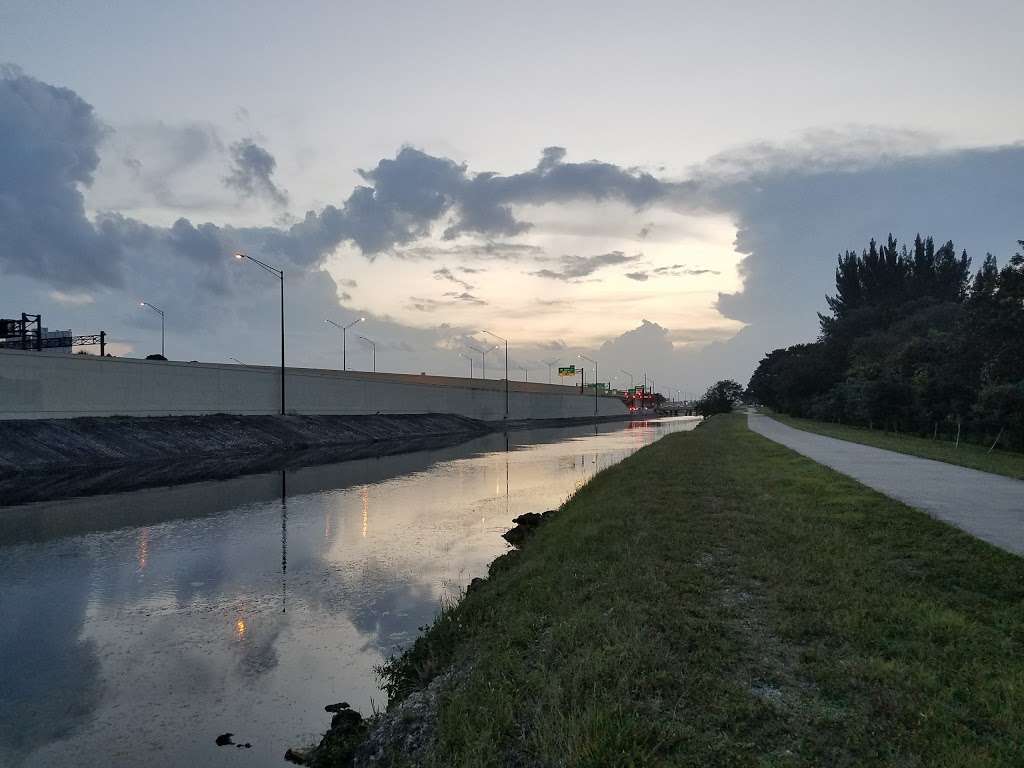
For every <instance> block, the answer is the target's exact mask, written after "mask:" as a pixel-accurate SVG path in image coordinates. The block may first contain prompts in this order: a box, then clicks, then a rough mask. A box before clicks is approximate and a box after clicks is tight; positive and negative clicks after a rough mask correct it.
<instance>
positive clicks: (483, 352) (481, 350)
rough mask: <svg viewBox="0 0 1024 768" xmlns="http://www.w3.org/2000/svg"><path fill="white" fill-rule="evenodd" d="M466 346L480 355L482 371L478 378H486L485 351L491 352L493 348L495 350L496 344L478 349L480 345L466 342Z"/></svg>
mask: <svg viewBox="0 0 1024 768" xmlns="http://www.w3.org/2000/svg"><path fill="white" fill-rule="evenodd" d="M466 347H468V348H469V349H472V350H473V351H474V352H476V353H477V354H479V355H480V360H481V362H482V363H483V373H482V375H481V377H480V378H482V379H486V378H487V353H488V352H493V351H494V350H496V349H497V348H498V345H497V344H495V345H494V346H493V347H488V348H487V349H480V347H473V346H470V345H469V344H467V345H466Z"/></svg>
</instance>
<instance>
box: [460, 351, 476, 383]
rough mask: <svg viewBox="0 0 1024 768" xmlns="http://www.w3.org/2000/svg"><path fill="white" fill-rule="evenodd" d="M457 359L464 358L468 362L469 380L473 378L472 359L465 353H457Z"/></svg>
mask: <svg viewBox="0 0 1024 768" xmlns="http://www.w3.org/2000/svg"><path fill="white" fill-rule="evenodd" d="M459 357H464V358H466V359H467V360H469V378H471V379H472V378H473V358H472V357H470V356H469V355H467V354H466V353H465V352H459Z"/></svg>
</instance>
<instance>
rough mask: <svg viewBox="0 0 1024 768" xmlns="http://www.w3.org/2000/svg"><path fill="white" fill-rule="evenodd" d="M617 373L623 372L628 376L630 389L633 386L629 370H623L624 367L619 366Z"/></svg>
mask: <svg viewBox="0 0 1024 768" xmlns="http://www.w3.org/2000/svg"><path fill="white" fill-rule="evenodd" d="M619 373H624V374H626V375H627V376H629V388H630V389H632V388H633V374H632V373H630V372H629V371H627V370H625V369H624V368H619Z"/></svg>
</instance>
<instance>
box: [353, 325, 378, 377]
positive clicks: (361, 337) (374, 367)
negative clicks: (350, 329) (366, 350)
mask: <svg viewBox="0 0 1024 768" xmlns="http://www.w3.org/2000/svg"><path fill="white" fill-rule="evenodd" d="M356 335H357V336H358V334H356ZM359 338H360V339H362V340H363V341H365V342H366V343H367V344H369V345H370V349H372V350H373V372H374V373H376V372H377V345H376V344H374V343H373V341H372V340H371V339H368V338H366V337H365V336H359Z"/></svg>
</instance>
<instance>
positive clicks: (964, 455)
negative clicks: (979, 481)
mask: <svg viewBox="0 0 1024 768" xmlns="http://www.w3.org/2000/svg"><path fill="white" fill-rule="evenodd" d="M767 415H770V416H771V417H772V418H773V419H778V420H779V421H781V422H782V423H783V424H788V425H789V426H791V427H795V428H796V429H802V430H805V431H807V432H816V433H818V434H819V435H827V436H828V437H836V438H839V439H840V440H849V441H851V442H854V443H863V444H864V445H873V446H875V447H876V448H885V449H886V450H890V451H898V452H899V453H909V454H911V455H913V456H921V457H923V458H925V459H935V460H936V461H944V462H946V463H947V464H959V465H960V466H962V467H970V468H971V469H980V470H981V471H982V472H992V473H994V474H997V475H1006V476H1007V477H1015V478H1017V479H1018V480H1024V453H1013V452H1010V451H1000V450H998V449H997V450H994V451H992V453H989V452H988V448H987V447H983V446H980V445H973V444H970V443H965V442H962V441H961V443H960V447H959V448H958V447H956V445H955V444H954V443H952V442H949V441H945V440H929V439H928V438H925V437H914V436H912V435H896V434H894V433H892V432H882V431H880V430H877V429H865V428H864V427H851V426H846V425H844V424H832V423H830V422H827V421H813V420H811V419H797V418H794V417H792V416H784V415H782V414H777V413H768V414H767Z"/></svg>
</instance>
